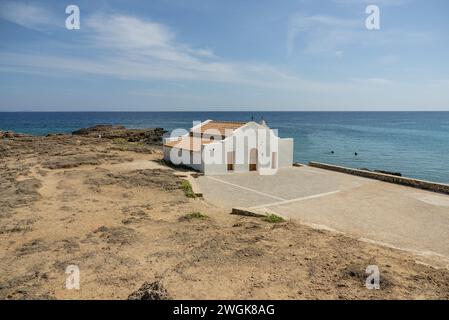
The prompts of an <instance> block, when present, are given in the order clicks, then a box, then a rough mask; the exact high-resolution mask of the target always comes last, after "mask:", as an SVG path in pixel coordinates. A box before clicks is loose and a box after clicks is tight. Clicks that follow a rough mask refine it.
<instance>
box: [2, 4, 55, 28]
mask: <svg viewBox="0 0 449 320" xmlns="http://www.w3.org/2000/svg"><path fill="white" fill-rule="evenodd" d="M0 18H1V19H4V20H7V21H9V22H12V23H15V24H18V25H20V26H22V27H26V28H29V29H38V30H40V29H41V28H44V27H45V26H48V25H52V24H55V23H56V21H57V20H56V19H55V17H54V16H53V14H52V13H51V12H50V11H48V10H46V9H44V8H43V7H40V6H36V5H33V4H29V3H21V2H15V1H3V2H0ZM61 25H62V22H61Z"/></svg>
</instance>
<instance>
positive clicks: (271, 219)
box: [262, 214, 285, 223]
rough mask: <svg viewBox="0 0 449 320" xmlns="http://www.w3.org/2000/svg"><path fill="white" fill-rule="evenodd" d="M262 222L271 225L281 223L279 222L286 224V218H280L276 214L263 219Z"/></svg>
mask: <svg viewBox="0 0 449 320" xmlns="http://www.w3.org/2000/svg"><path fill="white" fill-rule="evenodd" d="M262 220H264V221H267V222H270V223H279V222H284V221H285V220H284V218H282V217H279V216H277V215H275V214H269V215H268V216H266V217H263V218H262Z"/></svg>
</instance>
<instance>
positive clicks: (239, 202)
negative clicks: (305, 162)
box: [197, 166, 449, 266]
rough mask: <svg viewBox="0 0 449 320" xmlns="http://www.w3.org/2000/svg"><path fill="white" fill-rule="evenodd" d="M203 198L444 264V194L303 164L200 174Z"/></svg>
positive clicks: (448, 243) (447, 246)
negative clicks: (265, 172) (264, 172)
mask: <svg viewBox="0 0 449 320" xmlns="http://www.w3.org/2000/svg"><path fill="white" fill-rule="evenodd" d="M197 182H198V184H199V186H200V188H201V191H202V192H203V195H204V198H205V199H206V200H207V201H209V202H211V203H214V204H216V205H219V206H222V207H224V208H227V209H229V210H230V209H231V208H233V207H246V208H252V209H253V210H255V211H258V212H261V213H275V214H278V215H281V216H283V217H287V218H291V219H293V220H298V221H301V222H302V223H305V224H309V225H312V226H314V227H319V228H328V229H333V230H336V231H340V232H344V233H346V234H350V235H352V236H355V237H357V238H361V239H363V240H366V241H373V242H379V243H382V244H385V245H388V246H392V247H397V248H401V249H404V250H408V251H412V252H414V253H415V254H418V255H421V256H422V257H423V259H424V260H425V261H432V262H436V261H438V265H441V263H443V264H444V265H445V266H449V196H447V195H443V194H438V193H434V192H430V191H424V190H420V189H414V188H410V187H405V186H400V185H396V184H390V183H386V182H381V181H378V180H372V179H367V178H362V177H357V176H353V175H348V174H343V173H338V172H333V171H328V170H323V169H318V168H312V167H308V166H303V167H293V168H288V169H281V170H279V171H278V173H277V174H276V175H273V176H261V175H259V174H258V173H257V172H248V173H235V174H228V175H221V176H202V177H200V178H198V179H197Z"/></svg>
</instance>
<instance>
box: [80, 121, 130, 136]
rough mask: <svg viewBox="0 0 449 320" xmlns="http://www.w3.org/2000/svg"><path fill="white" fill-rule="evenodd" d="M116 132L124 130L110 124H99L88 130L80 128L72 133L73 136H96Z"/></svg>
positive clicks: (122, 127) (121, 127)
mask: <svg viewBox="0 0 449 320" xmlns="http://www.w3.org/2000/svg"><path fill="white" fill-rule="evenodd" d="M116 130H126V128H125V127H124V126H116V125H112V124H99V125H96V126H93V127H89V128H82V129H79V130H76V131H73V132H72V134H73V135H83V136H85V135H98V134H101V133H104V132H111V131H116Z"/></svg>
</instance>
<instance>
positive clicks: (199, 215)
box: [183, 211, 209, 220]
mask: <svg viewBox="0 0 449 320" xmlns="http://www.w3.org/2000/svg"><path fill="white" fill-rule="evenodd" d="M183 218H184V219H185V220H192V219H200V220H204V219H208V218H209V217H208V216H207V215H205V214H202V213H201V212H197V211H196V212H191V213H188V214H186V215H185V216H184V217H183Z"/></svg>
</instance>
